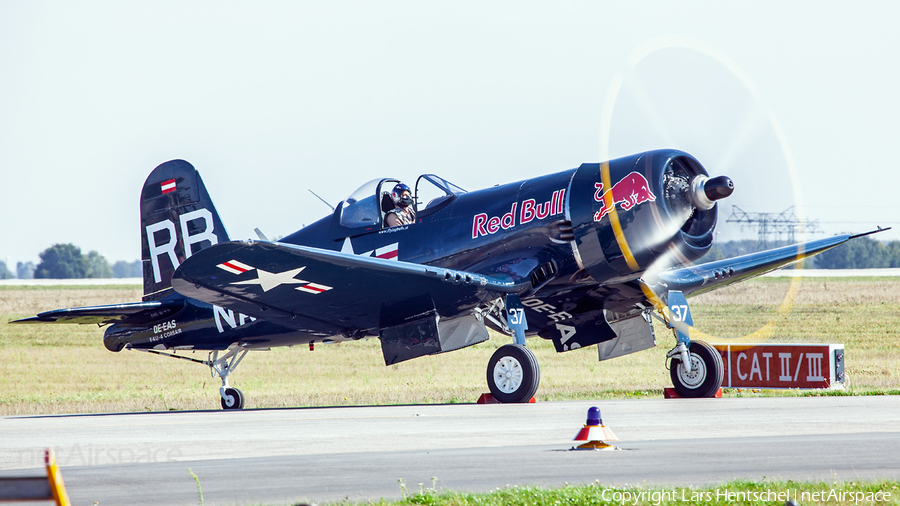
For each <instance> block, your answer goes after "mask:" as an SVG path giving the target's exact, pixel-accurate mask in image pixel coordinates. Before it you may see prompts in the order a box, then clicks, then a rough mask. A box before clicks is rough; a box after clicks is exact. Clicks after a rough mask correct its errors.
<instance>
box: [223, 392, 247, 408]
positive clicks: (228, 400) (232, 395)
mask: <svg viewBox="0 0 900 506" xmlns="http://www.w3.org/2000/svg"><path fill="white" fill-rule="evenodd" d="M220 400H221V401H222V409H244V393H243V392H241V391H240V390H238V389H237V388H226V389H225V397H222V398H221V399H220Z"/></svg>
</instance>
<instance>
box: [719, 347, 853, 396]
mask: <svg viewBox="0 0 900 506" xmlns="http://www.w3.org/2000/svg"><path fill="white" fill-rule="evenodd" d="M713 346H714V347H715V348H716V349H717V350H718V351H719V353H720V354H721V355H722V362H723V363H724V364H725V377H724V379H723V380H722V386H723V387H726V388H844V380H845V375H844V345H843V344H740V345H737V344H713Z"/></svg>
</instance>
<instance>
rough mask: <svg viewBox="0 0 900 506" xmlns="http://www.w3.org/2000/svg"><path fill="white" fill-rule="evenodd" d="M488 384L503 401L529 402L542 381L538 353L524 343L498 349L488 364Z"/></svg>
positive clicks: (506, 345)
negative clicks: (535, 354)
mask: <svg viewBox="0 0 900 506" xmlns="http://www.w3.org/2000/svg"><path fill="white" fill-rule="evenodd" d="M487 382H488V388H490V389H491V395H493V396H494V399H497V400H498V401H500V402H503V403H508V402H528V401H529V400H531V398H532V397H534V393H535V392H537V388H538V384H539V383H540V382H541V369H540V367H538V363H537V359H536V358H535V357H534V353H532V352H531V350H529V349H528V348H526V347H525V346H523V345H521V344H505V345H503V346H501V347H500V348H498V349H497V351H495V352H494V355H493V356H491V361H490V362H488V367H487Z"/></svg>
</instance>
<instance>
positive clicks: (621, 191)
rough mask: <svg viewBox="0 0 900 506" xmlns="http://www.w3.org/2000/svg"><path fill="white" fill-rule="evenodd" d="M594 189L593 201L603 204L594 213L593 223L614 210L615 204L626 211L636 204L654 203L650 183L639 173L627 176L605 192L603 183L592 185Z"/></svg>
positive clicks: (654, 199)
mask: <svg viewBox="0 0 900 506" xmlns="http://www.w3.org/2000/svg"><path fill="white" fill-rule="evenodd" d="M594 187H595V188H597V192H596V193H594V200H595V201H597V202H603V204H604V205H603V208H601V209H600V210H599V211H597V212H596V213H594V221H600V220H602V219H603V217H604V216H606V215H607V214H609V213H610V212H612V210H613V209H615V207H616V204H620V205H621V206H622V209H623V210H625V211H628V210H629V209H631V208H632V207H634V206H636V205H638V204H643V203H644V202H655V201H656V195H653V192H651V191H650V183H648V182H647V178H645V177H644V175H643V174H641V173H639V172H632V173H631V174H628V175H627V176H625V177H623V178H622V179H621V180H619V182H618V183H616V184H614V185H613V187H612V188H610V189H608V190H606V191H605V192H604V191H603V183H594ZM610 197H611V198H610Z"/></svg>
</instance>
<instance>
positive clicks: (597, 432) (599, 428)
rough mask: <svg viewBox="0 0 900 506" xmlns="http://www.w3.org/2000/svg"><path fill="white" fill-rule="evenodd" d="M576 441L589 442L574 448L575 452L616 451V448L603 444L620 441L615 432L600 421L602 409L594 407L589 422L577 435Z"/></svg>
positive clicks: (590, 412)
mask: <svg viewBox="0 0 900 506" xmlns="http://www.w3.org/2000/svg"><path fill="white" fill-rule="evenodd" d="M574 440H575V441H587V443H584V444H581V445H579V446H576V447H574V448H572V449H573V450H614V449H615V448H616V447H615V446H612V445H608V444H606V443H604V442H603V440H606V441H618V440H619V438H617V437H616V435H615V434H613V431H612V430H610V429H609V428H608V427H606V426H605V425H603V420H601V419H600V408H597V407H592V408H591V409H589V410H588V414H587V422H585V424H584V427H583V428H582V429H581V430H580V431H578V434H576V435H575V439H574Z"/></svg>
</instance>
